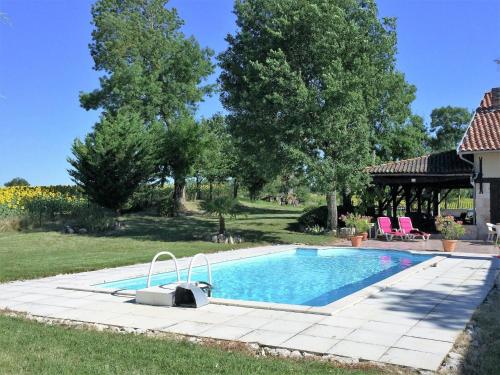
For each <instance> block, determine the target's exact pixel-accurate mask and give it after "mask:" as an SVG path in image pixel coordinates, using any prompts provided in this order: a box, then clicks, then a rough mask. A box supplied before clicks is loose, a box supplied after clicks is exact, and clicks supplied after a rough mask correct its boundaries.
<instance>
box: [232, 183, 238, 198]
mask: <svg viewBox="0 0 500 375" xmlns="http://www.w3.org/2000/svg"><path fill="white" fill-rule="evenodd" d="M238 188H239V184H238V180H237V179H236V178H235V179H234V180H233V199H236V198H238Z"/></svg>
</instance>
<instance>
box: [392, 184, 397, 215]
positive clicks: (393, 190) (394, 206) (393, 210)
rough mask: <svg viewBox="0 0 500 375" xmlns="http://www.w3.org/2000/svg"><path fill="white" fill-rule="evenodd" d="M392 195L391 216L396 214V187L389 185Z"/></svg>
mask: <svg viewBox="0 0 500 375" xmlns="http://www.w3.org/2000/svg"><path fill="white" fill-rule="evenodd" d="M391 195H392V217H397V216H398V187H397V186H391Z"/></svg>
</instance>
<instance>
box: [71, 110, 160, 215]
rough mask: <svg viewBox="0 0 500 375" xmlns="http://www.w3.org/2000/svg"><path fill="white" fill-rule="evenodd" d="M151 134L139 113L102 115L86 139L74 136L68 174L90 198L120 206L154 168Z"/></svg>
mask: <svg viewBox="0 0 500 375" xmlns="http://www.w3.org/2000/svg"><path fill="white" fill-rule="evenodd" d="M150 143H151V135H150V134H149V133H148V132H147V131H146V130H145V128H144V126H143V122H142V120H141V119H140V117H139V116H138V115H135V114H128V113H124V112H118V114H117V116H116V117H114V116H110V115H107V116H104V117H103V118H102V119H101V121H100V122H99V123H98V124H96V125H95V127H94V131H93V132H92V133H90V134H88V135H87V136H86V137H85V141H84V142H81V141H80V140H78V139H77V140H75V142H74V144H73V147H72V152H73V156H74V158H70V159H68V161H69V163H70V164H71V166H72V167H73V169H71V170H69V174H70V175H71V177H72V178H73V181H75V183H76V184H77V185H78V186H79V187H80V188H81V189H82V190H83V191H84V192H85V193H86V194H87V195H88V196H89V198H90V199H91V200H92V201H93V202H95V203H97V204H99V205H101V206H104V207H106V208H110V209H114V210H117V209H121V208H122V207H123V206H124V204H125V203H126V202H127V200H128V199H129V198H130V197H131V195H132V194H133V193H134V192H135V191H136V190H137V188H138V187H139V186H140V184H141V183H144V182H145V181H146V180H147V179H148V178H149V177H150V176H151V173H152V170H153V162H154V159H153V156H152V152H151V148H150Z"/></svg>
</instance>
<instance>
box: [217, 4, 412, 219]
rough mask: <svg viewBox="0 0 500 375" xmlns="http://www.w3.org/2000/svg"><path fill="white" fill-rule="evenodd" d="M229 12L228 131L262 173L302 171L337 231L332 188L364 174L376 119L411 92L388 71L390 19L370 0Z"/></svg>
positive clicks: (225, 59)
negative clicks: (232, 26)
mask: <svg viewBox="0 0 500 375" xmlns="http://www.w3.org/2000/svg"><path fill="white" fill-rule="evenodd" d="M235 14H236V16H237V26H238V31H237V33H236V34H235V35H229V36H228V37H227V42H228V44H229V47H228V49H227V50H226V51H225V52H224V53H222V54H221V55H220V57H219V59H220V64H221V67H222V73H221V76H220V83H221V86H222V90H223V93H222V95H221V99H222V102H223V104H224V106H225V108H226V109H227V110H228V111H229V116H228V118H229V122H230V129H231V131H232V133H233V134H234V135H235V137H236V139H239V140H241V141H242V144H243V145H244V146H245V147H247V149H248V150H247V154H249V155H252V156H253V155H257V157H256V158H255V160H256V163H257V165H260V167H261V170H262V172H261V173H259V175H260V176H262V175H264V176H265V175H270V177H273V176H276V175H277V174H279V173H280V172H282V171H283V170H289V171H293V170H294V169H298V170H305V171H307V173H308V174H309V175H310V178H311V181H312V182H313V183H314V185H316V188H317V189H319V191H321V192H323V193H324V194H325V196H326V199H327V203H328V208H329V222H328V224H329V228H330V229H335V228H336V226H337V215H336V212H335V211H336V206H337V203H336V196H337V194H336V191H337V190H345V189H348V188H349V189H351V190H354V189H356V188H357V187H359V186H361V185H363V184H364V183H365V182H366V181H367V177H366V176H365V175H364V173H363V167H364V165H365V164H366V163H367V162H368V161H369V155H370V150H371V148H372V139H373V133H374V129H373V127H374V122H375V121H376V120H378V119H381V118H382V117H383V113H384V110H385V109H386V108H387V107H388V104H387V103H391V104H392V105H393V106H396V104H395V103H397V102H398V100H395V99H394V98H392V97H393V96H399V98H401V96H402V95H407V94H408V90H409V89H410V90H411V88H408V87H407V84H406V83H405V82H404V77H402V75H401V74H400V73H398V72H397V71H396V70H395V53H396V34H395V21H394V20H393V19H383V20H380V19H379V17H378V14H377V8H376V5H375V3H374V1H371V0H363V1H361V0H337V1H331V0H279V1H278V0H240V1H237V2H236V5H235ZM395 82H397V83H398V82H399V85H395ZM394 86H395V87H396V88H393V87H394ZM389 99H390V100H389ZM400 100H402V99H400ZM406 101H407V100H406ZM380 121H381V120H380Z"/></svg>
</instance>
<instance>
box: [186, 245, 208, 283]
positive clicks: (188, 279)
mask: <svg viewBox="0 0 500 375" xmlns="http://www.w3.org/2000/svg"><path fill="white" fill-rule="evenodd" d="M199 256H201V257H203V258H205V262H206V264H207V270H208V284H209V285H212V268H211V266H210V261H209V260H208V257H207V256H206V255H205V254H203V253H198V254H196V255H195V256H193V257H192V258H191V262H190V263H189V269H188V277H187V283H188V285H189V284H190V283H191V271H192V269H193V264H194V261H195V260H196V258H197V257H199Z"/></svg>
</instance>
